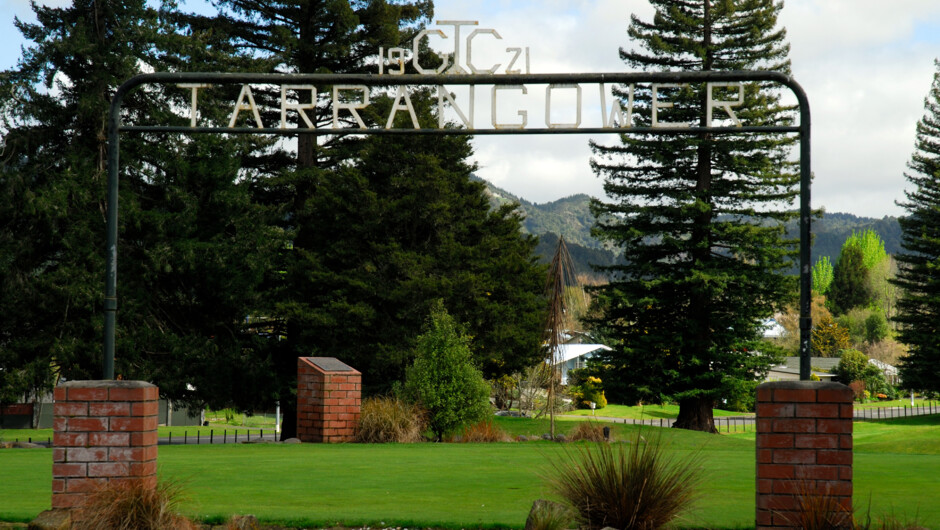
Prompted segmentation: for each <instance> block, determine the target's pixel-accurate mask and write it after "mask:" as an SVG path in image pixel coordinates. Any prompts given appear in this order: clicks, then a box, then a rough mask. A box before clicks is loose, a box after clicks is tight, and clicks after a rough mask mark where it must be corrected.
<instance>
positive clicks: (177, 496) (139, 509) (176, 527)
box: [72, 481, 196, 530]
mask: <svg viewBox="0 0 940 530" xmlns="http://www.w3.org/2000/svg"><path fill="white" fill-rule="evenodd" d="M182 500H183V495H182V488H181V487H180V485H179V484H178V483H175V482H161V483H159V484H158V485H157V487H156V488H150V487H147V486H145V485H144V484H143V483H142V482H141V481H128V482H117V481H112V482H109V483H108V484H107V485H105V486H103V487H101V488H99V489H98V490H96V491H95V492H94V493H92V494H91V495H89V496H88V498H87V499H86V500H85V502H84V504H82V505H81V506H80V507H79V508H78V509H76V511H75V512H74V513H73V515H72V520H73V521H74V522H73V524H72V528H73V529H76V530H163V529H173V530H190V529H195V528H196V526H195V525H194V524H193V523H192V522H191V521H190V520H189V519H187V518H185V517H183V516H181V515H179V514H177V513H176V508H177V507H178V506H179V503H180V502H181V501H182Z"/></svg>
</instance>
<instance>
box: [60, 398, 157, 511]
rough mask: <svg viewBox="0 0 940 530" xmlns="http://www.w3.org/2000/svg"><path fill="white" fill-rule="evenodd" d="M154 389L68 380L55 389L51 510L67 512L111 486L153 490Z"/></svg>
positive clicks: (155, 462) (154, 453)
mask: <svg viewBox="0 0 940 530" xmlns="http://www.w3.org/2000/svg"><path fill="white" fill-rule="evenodd" d="M158 397H159V390H158V389H157V387H155V386H153V385H151V384H150V383H146V382H143V381H69V382H68V383H64V384H62V385H60V386H58V387H56V389H55V405H54V406H53V418H54V419H53V421H54V429H55V434H54V438H53V446H54V449H53V451H52V459H53V464H52V507H53V508H54V509H55V508H72V507H75V506H78V505H79V504H81V502H82V501H83V500H84V498H85V496H86V495H88V494H89V493H91V492H92V491H94V490H95V489H96V488H98V487H100V486H104V485H106V484H108V483H109V482H116V481H140V482H142V483H143V484H145V485H147V486H149V487H156V485H157V409H158V407H157V399H158Z"/></svg>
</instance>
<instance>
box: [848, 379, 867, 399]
mask: <svg viewBox="0 0 940 530" xmlns="http://www.w3.org/2000/svg"><path fill="white" fill-rule="evenodd" d="M849 388H851V389H852V393H853V394H855V401H858V402H859V403H861V402H862V400H864V399H865V382H864V381H852V382H851V383H849Z"/></svg>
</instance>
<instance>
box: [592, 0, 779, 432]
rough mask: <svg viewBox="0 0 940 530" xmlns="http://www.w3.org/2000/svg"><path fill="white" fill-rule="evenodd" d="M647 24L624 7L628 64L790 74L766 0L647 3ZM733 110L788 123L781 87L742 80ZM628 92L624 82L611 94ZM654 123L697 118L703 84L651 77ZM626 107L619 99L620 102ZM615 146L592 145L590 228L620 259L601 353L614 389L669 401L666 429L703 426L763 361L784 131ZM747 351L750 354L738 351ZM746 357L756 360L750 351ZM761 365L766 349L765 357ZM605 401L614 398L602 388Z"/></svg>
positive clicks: (708, 426) (646, 98)
mask: <svg viewBox="0 0 940 530" xmlns="http://www.w3.org/2000/svg"><path fill="white" fill-rule="evenodd" d="M651 3H652V4H653V7H654V8H655V10H656V13H655V15H654V17H653V20H652V21H651V22H648V21H644V20H641V19H640V18H639V17H636V16H634V17H633V18H632V19H631V24H630V27H629V30H628V33H629V35H630V37H632V38H633V40H634V42H635V43H636V45H637V48H636V49H624V48H621V50H620V56H621V58H622V59H623V60H624V61H625V62H626V64H627V65H628V66H629V67H630V69H640V70H669V71H718V70H774V71H780V72H788V71H789V61H788V59H787V52H788V45H787V44H786V43H785V42H784V37H785V32H784V30H782V29H779V28H777V15H778V13H779V11H780V9H781V8H782V3H781V2H779V1H774V0H735V1H731V0H728V1H721V2H715V1H713V0H699V1H694V2H689V1H680V0H653V1H652V2H651ZM743 91H744V97H743V99H744V102H743V103H742V104H741V105H740V106H737V107H734V109H735V113H736V115H737V116H738V118H739V119H740V120H741V121H742V122H744V123H747V124H750V125H784V124H790V123H791V122H792V109H791V108H788V107H786V106H783V105H782V104H781V103H780V97H779V93H778V90H775V89H774V88H773V87H771V86H766V85H764V84H760V83H754V84H748V85H745V86H744V88H743ZM616 94H617V95H618V96H619V97H621V98H624V99H626V98H627V97H628V92H627V88H626V87H622V88H621V89H620V91H619V92H617V93H616ZM652 97H653V94H652V90H651V88H650V87H642V86H637V87H636V92H635V94H634V113H633V120H634V125H637V126H641V125H642V126H650V125H651V122H652V112H651V110H652V105H651V102H652ZM657 99H659V100H668V101H670V102H672V103H673V106H672V107H671V108H660V109H659V115H658V120H659V121H661V122H679V123H690V124H692V123H694V124H697V125H705V124H706V112H705V107H706V87H705V86H702V85H698V84H697V85H688V86H683V87H679V88H669V87H660V88H659V93H658V96H657ZM624 105H626V102H624ZM621 141H622V145H618V146H602V145H593V149H594V152H595V154H596V155H597V158H596V159H595V160H594V161H593V162H592V164H593V166H594V169H595V171H596V172H597V173H598V174H599V175H602V176H604V177H605V185H604V187H605V191H606V192H607V195H608V196H609V197H612V198H613V199H614V202H611V203H604V202H596V203H595V204H594V209H595V214H596V215H597V216H598V219H599V220H598V222H597V225H596V234H597V235H598V236H599V237H601V238H604V239H606V240H607V241H609V242H610V243H612V244H614V245H616V246H618V247H620V249H621V250H622V252H623V255H624V257H625V258H626V259H627V260H628V263H626V264H624V265H622V266H621V265H618V266H613V267H610V268H609V270H610V271H611V272H612V273H613V274H614V280H613V281H612V282H611V283H610V284H609V285H607V286H604V287H603V288H601V290H600V302H601V304H602V307H603V309H604V314H603V317H602V320H603V321H606V325H607V327H608V328H609V329H610V331H611V334H612V336H613V337H614V338H615V339H616V341H615V342H616V344H615V350H614V352H612V353H611V354H609V355H608V356H607V358H606V359H605V362H606V364H609V365H611V367H612V368H611V369H612V370H613V372H614V373H612V374H608V375H607V376H605V377H604V378H603V379H604V381H605V382H610V381H612V380H618V379H619V380H620V381H621V382H622V383H623V384H625V386H626V388H627V389H628V392H627V393H626V394H625V395H621V396H617V398H619V399H624V398H626V399H630V400H640V399H642V400H644V401H658V400H661V399H663V398H664V397H666V398H670V399H675V400H677V401H678V402H679V407H680V411H679V417H678V419H677V421H676V423H675V426H676V427H680V428H687V429H694V430H703V431H710V432H714V431H715V428H714V420H713V416H712V407H713V405H714V403H715V399H716V398H717V397H719V396H720V394H721V391H722V389H723V388H726V387H728V386H729V383H730V382H732V381H744V380H753V379H754V378H755V377H758V376H759V374H761V373H763V372H764V371H765V370H766V369H767V368H768V367H767V362H763V361H762V359H761V358H759V357H754V356H753V354H752V353H751V352H753V351H754V349H755V345H756V344H757V341H758V340H759V339H760V337H761V330H762V328H761V322H762V320H763V319H765V318H768V317H770V316H771V315H772V314H773V313H774V312H775V311H776V310H777V309H779V308H780V307H781V306H782V305H783V304H784V303H785V302H786V301H787V300H786V299H787V297H788V296H789V293H791V292H792V291H793V287H794V285H793V279H792V278H787V277H785V276H784V275H783V274H782V273H783V272H784V271H786V270H787V268H788V267H790V266H791V262H792V258H793V257H794V252H793V251H794V246H795V242H794V241H789V240H785V239H784V229H783V223H784V222H785V221H787V220H788V219H791V218H793V217H795V215H794V214H793V212H792V206H791V203H792V200H793V198H794V197H795V195H796V190H795V184H796V183H797V181H798V176H797V175H796V173H795V172H794V167H793V164H792V161H791V160H790V159H789V149H788V148H789V147H790V146H791V145H792V143H793V142H794V141H795V139H794V138H792V137H786V136H783V135H760V136H753V135H744V134H734V135H712V134H678V135H672V136H656V137H635V138H634V137H630V136H629V135H624V136H623V137H622V139H621ZM745 360H747V361H748V362H745ZM751 361H754V362H751ZM767 361H768V362H769V360H767ZM609 398H611V399H614V396H612V395H611V396H609Z"/></svg>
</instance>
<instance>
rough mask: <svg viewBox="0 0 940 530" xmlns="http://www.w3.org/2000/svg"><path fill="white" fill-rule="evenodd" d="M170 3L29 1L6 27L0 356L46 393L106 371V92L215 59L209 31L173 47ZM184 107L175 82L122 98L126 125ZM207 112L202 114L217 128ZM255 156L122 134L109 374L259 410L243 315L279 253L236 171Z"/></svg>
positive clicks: (241, 148)
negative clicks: (26, 15) (153, 73)
mask: <svg viewBox="0 0 940 530" xmlns="http://www.w3.org/2000/svg"><path fill="white" fill-rule="evenodd" d="M165 8H166V9H164V10H162V11H158V10H156V9H153V8H150V7H148V6H147V4H146V3H145V2H143V1H132V0H127V1H108V2H100V1H99V2H83V1H78V2H76V3H75V4H74V5H73V6H71V7H68V8H61V9H53V8H43V7H36V8H35V9H36V14H37V19H38V22H37V23H36V24H26V23H21V22H18V27H19V28H20V30H21V31H22V32H23V34H24V36H25V37H27V39H29V40H31V41H33V42H34V43H35V44H34V45H32V46H31V47H30V48H28V49H27V51H26V53H25V55H24V57H23V59H22V60H21V61H20V63H19V65H18V67H17V68H16V69H15V70H13V71H10V72H7V73H6V76H5V79H4V80H3V90H4V92H5V93H7V94H11V95H13V96H15V97H10V98H4V103H5V104H6V105H5V106H4V107H3V118H4V128H5V129H6V131H7V134H5V136H4V139H3V143H4V153H5V154H6V155H7V156H6V157H5V159H4V160H3V163H2V165H0V171H2V173H0V175H2V178H0V187H2V189H3V194H2V197H3V200H2V201H0V219H2V222H0V225H2V226H3V230H2V232H0V255H2V259H3V261H4V262H5V263H7V264H9V265H10V266H9V267H5V268H4V270H3V271H2V272H0V288H2V289H3V296H2V299H3V304H2V306H0V308H2V309H0V310H2V311H3V316H4V318H3V319H2V320H3V324H0V325H2V326H4V329H3V337H4V339H3V340H0V348H2V349H3V350H4V355H0V357H9V356H15V357H17V358H19V363H20V366H21V367H22V368H21V370H20V372H21V373H25V374H32V377H33V380H35V381H38V379H37V378H39V377H40V376H41V375H42V381H41V383H42V385H44V386H48V385H50V384H52V382H53V378H54V376H55V375H62V376H65V377H67V378H69V379H96V378H98V377H100V374H101V356H102V353H101V352H102V346H101V344H102V330H101V320H102V315H101V312H100V309H99V307H100V305H101V295H102V291H103V290H102V287H103V278H104V261H105V258H104V253H105V245H104V239H105V226H104V211H105V208H106V204H105V199H104V195H105V185H104V181H105V176H104V169H105V160H104V157H105V152H106V150H105V139H106V137H107V135H106V129H105V127H106V123H107V119H106V118H107V115H108V110H109V106H110V102H111V96H112V94H113V93H114V91H115V89H116V88H117V86H119V85H120V84H121V83H122V82H123V81H125V80H126V79H129V78H130V77H132V76H134V75H137V74H139V73H141V72H142V70H144V69H148V70H171V69H173V68H175V67H178V66H179V65H180V64H182V63H186V64H187V66H189V67H192V68H197V69H198V68H200V65H202V66H203V69H206V70H208V69H212V68H206V67H205V65H206V62H205V60H206V59H209V58H210V57H211V58H212V60H213V61H218V60H219V57H218V55H216V56H215V57H212V53H213V52H212V51H211V50H213V49H214V47H213V46H205V44H207V43H212V42H213V41H212V39H211V36H208V35H205V34H200V33H192V32H190V33H189V34H188V35H186V36H185V37H184V36H183V35H181V34H180V33H179V27H178V26H175V25H173V23H172V21H173V20H175V19H176V17H175V15H176V13H175V12H173V11H172V9H171V8H172V6H165ZM188 95H189V94H188V93H187V92H186V91H184V90H181V89H178V88H176V87H170V88H167V89H162V90H161V89H155V90H137V91H134V92H132V93H131V94H130V95H129V96H128V97H127V99H126V100H125V106H124V108H125V120H127V121H130V122H143V123H148V122H149V123H153V122H157V123H166V124H179V125H182V124H183V123H184V122H186V121H188V120H187V118H186V117H184V116H180V115H179V114H178V113H177V112H176V111H175V110H174V109H179V108H184V106H183V104H184V102H186V100H187V98H188ZM210 102H211V97H208V98H207V99H206V103H207V104H206V105H205V106H204V107H203V114H204V119H206V120H208V121H212V120H217V119H218V118H219V116H212V113H213V112H212V105H210V104H209V103H210ZM148 120H149V121H148ZM63 133H64V134H63ZM253 144H254V141H252V140H247V139H235V140H220V139H218V138H215V139H213V138H210V137H194V138H185V137H180V136H175V135H168V134H162V133H161V134H156V133H148V134H136V135H135V134H128V135H125V136H124V137H123V138H122V142H121V147H122V149H121V163H122V164H121V186H120V193H121V198H120V205H121V210H120V217H119V219H120V229H119V251H118V257H119V269H120V271H119V272H120V274H119V279H120V283H119V285H118V296H119V309H120V311H119V313H118V330H117V348H116V349H117V354H116V359H115V365H116V372H117V374H119V375H121V376H122V377H124V378H131V379H144V380H148V381H152V382H154V383H156V384H157V385H158V386H160V388H161V392H162V393H163V395H165V396H168V397H171V398H173V399H183V400H188V401H192V402H195V403H197V404H200V405H201V404H205V403H210V404H212V405H214V406H229V405H233V404H235V405H238V406H240V407H242V408H250V407H251V406H253V405H256V404H258V403H259V402H266V403H265V404H266V405H267V404H270V402H271V401H272V399H271V397H270V396H271V395H272V392H271V391H270V390H269V389H268V387H270V386H271V385H270V383H268V384H266V383H265V381H266V380H270V379H271V378H270V377H262V376H257V377H254V376H255V375H256V374H257V373H258V372H261V373H264V370H261V369H260V368H259V367H258V365H259V364H262V363H259V362H257V361H253V360H252V359H264V354H263V353H256V354H254V355H251V356H247V355H246V352H248V351H252V350H253V349H254V350H258V349H262V350H263V349H264V344H263V343H260V342H259V341H258V334H257V332H256V330H253V329H251V326H250V324H249V323H246V316H248V315H252V314H257V313H258V312H260V311H261V310H262V308H263V306H264V301H263V300H261V299H260V297H259V288H260V285H261V284H262V283H263V282H264V281H265V275H266V274H267V273H268V272H269V271H270V270H271V266H270V259H268V257H267V256H269V255H271V254H273V253H275V252H276V249H277V248H278V247H279V246H280V245H281V244H282V243H279V242H278V237H277V234H276V232H273V231H272V224H271V222H270V221H269V220H268V217H269V216H270V212H268V211H267V210H266V209H265V208H262V207H261V206H260V205H258V204H256V203H254V202H253V201H252V199H251V197H250V193H249V192H250V190H251V186H252V183H253V181H252V178H251V175H250V174H249V173H248V172H245V171H242V169H241V168H240V166H239V161H240V159H241V157H243V156H244V154H245V153H246V152H251V151H252V150H254V149H255V148H256V147H255V146H254V145H253ZM23 241H29V242H30V244H29V245H23V244H22V243H23ZM11 352H12V353H11ZM246 357H248V358H246ZM23 359H26V360H28V361H29V362H28V363H24V362H23ZM41 368H44V370H45V371H44V372H43V371H42V370H40V369H41ZM253 370H254V372H253ZM245 374H251V375H250V376H246V375H245ZM192 388H195V390H192ZM247 389H253V390H256V391H255V392H249V391H247ZM259 395H260V396H261V397H259Z"/></svg>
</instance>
